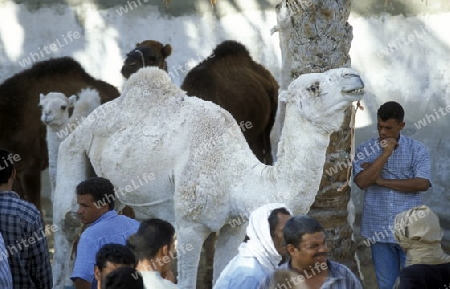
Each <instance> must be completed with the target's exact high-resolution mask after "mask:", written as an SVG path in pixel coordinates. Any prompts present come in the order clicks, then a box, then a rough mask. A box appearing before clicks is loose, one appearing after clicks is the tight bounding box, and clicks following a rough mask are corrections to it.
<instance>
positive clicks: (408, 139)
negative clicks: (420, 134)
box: [401, 135, 427, 149]
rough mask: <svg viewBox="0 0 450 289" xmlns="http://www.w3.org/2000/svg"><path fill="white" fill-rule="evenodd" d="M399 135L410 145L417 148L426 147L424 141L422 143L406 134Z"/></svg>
mask: <svg viewBox="0 0 450 289" xmlns="http://www.w3.org/2000/svg"><path fill="white" fill-rule="evenodd" d="M401 137H402V139H403V141H404V142H405V143H406V144H407V145H409V146H411V147H414V148H418V149H427V146H426V145H425V144H424V143H422V142H420V141H418V140H416V139H413V138H411V137H409V136H406V135H402V136H401Z"/></svg>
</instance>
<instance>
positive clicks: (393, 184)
mask: <svg viewBox="0 0 450 289" xmlns="http://www.w3.org/2000/svg"><path fill="white" fill-rule="evenodd" d="M376 184H377V185H379V186H381V187H386V188H390V189H393V190H396V191H399V192H405V193H417V192H422V191H426V190H428V188H429V187H430V182H429V181H428V180H427V179H423V178H413V179H404V180H398V179H394V180H390V179H382V178H379V179H377V181H376Z"/></svg>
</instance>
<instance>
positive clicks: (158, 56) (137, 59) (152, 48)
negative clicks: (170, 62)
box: [120, 40, 172, 79]
mask: <svg viewBox="0 0 450 289" xmlns="http://www.w3.org/2000/svg"><path fill="white" fill-rule="evenodd" d="M171 53H172V46H170V44H166V45H163V44H162V43H160V42H158V41H155V40H145V41H143V42H141V43H138V44H136V48H135V49H133V50H131V51H130V52H128V53H127V58H126V59H125V61H124V63H123V66H122V70H121V71H120V72H121V73H122V75H123V76H124V77H125V78H127V79H128V78H129V77H130V75H132V74H133V73H135V72H136V71H138V70H139V69H140V68H142V67H145V66H158V67H159V68H161V69H164V70H165V71H167V61H166V58H167V57H168V56H170V54H171Z"/></svg>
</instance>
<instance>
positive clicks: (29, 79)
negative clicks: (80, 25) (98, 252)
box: [0, 57, 120, 209]
mask: <svg viewBox="0 0 450 289" xmlns="http://www.w3.org/2000/svg"><path fill="white" fill-rule="evenodd" d="M87 87H91V88H95V89H97V90H98V92H99V94H100V97H101V102H102V103H104V102H106V101H109V100H112V99H114V98H116V97H118V96H119V95H120V94H119V91H118V90H117V89H116V88H115V87H114V86H112V85H110V84H108V83H106V82H104V81H101V80H97V79H94V78H93V77H92V76H90V75H89V74H87V73H86V72H85V70H84V69H83V68H82V67H81V65H80V64H79V63H78V62H76V61H75V60H74V59H72V58H71V57H61V58H54V59H50V60H46V61H42V62H37V63H36V64H34V65H33V66H32V67H31V68H29V69H26V70H24V71H22V72H20V73H17V74H15V75H14V76H12V77H11V78H9V79H7V80H5V81H4V82H3V83H2V84H1V85H0V147H2V148H4V149H6V150H8V151H10V152H12V153H13V154H18V155H19V156H20V161H18V162H16V163H14V165H15V168H16V169H17V180H16V181H15V183H14V184H15V186H14V190H15V191H16V192H18V193H19V194H20V195H21V196H22V197H24V198H25V199H27V200H28V201H30V202H32V203H34V204H35V205H36V207H38V208H39V209H40V207H41V202H40V199H41V198H40V196H41V194H40V188H41V181H40V180H41V170H44V169H46V168H47V167H48V152H47V142H46V139H45V134H46V128H45V126H44V124H43V123H42V122H41V121H40V117H41V112H40V109H39V107H38V103H39V94H40V93H44V94H47V93H49V92H52V91H54V92H62V93H64V94H65V95H73V94H76V93H78V92H79V91H80V90H81V89H82V88H87Z"/></svg>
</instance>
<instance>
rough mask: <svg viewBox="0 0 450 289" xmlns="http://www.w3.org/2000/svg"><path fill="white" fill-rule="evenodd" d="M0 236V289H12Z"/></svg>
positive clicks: (0, 235)
mask: <svg viewBox="0 0 450 289" xmlns="http://www.w3.org/2000/svg"><path fill="white" fill-rule="evenodd" d="M6 256H7V252H6V247H5V243H4V241H3V237H2V234H0V288H2V289H12V277H11V270H10V269H9V264H8V257H6Z"/></svg>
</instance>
